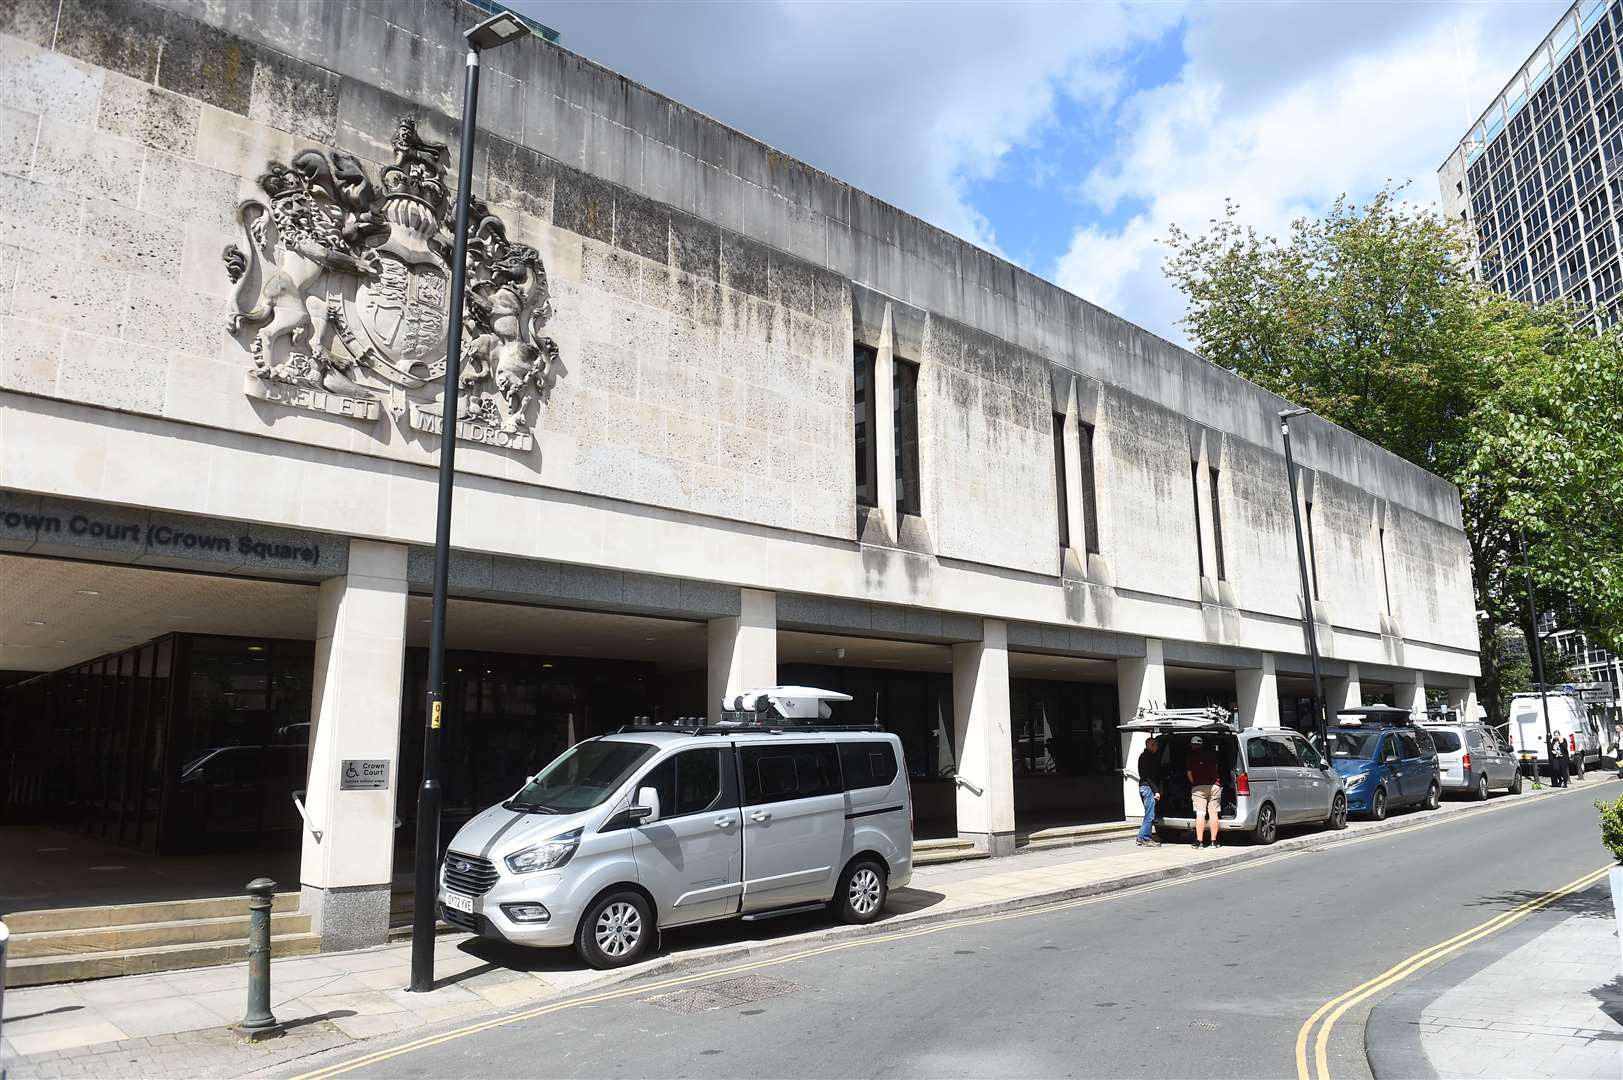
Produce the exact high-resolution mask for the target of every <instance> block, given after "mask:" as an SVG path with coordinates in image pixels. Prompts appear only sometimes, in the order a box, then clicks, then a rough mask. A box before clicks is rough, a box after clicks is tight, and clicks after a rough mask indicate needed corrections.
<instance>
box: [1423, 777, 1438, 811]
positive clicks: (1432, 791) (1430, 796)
mask: <svg viewBox="0 0 1623 1080" xmlns="http://www.w3.org/2000/svg"><path fill="white" fill-rule="evenodd" d="M1441 804H1442V793H1441V792H1440V791H1438V790H1437V782H1436V781H1435V780H1434V781H1432V784H1431V787H1429V788H1427V789H1426V809H1427V810H1435V809H1437V807H1438V806H1440V805H1441Z"/></svg>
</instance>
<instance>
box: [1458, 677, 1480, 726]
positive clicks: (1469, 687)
mask: <svg viewBox="0 0 1623 1080" xmlns="http://www.w3.org/2000/svg"><path fill="white" fill-rule="evenodd" d="M1478 704H1479V703H1478V701H1477V697H1476V680H1475V679H1467V680H1466V682H1465V712H1464V713H1462V714H1461V715H1462V717H1463V718H1464V719H1466V720H1475V719H1476V709H1477V705H1478Z"/></svg>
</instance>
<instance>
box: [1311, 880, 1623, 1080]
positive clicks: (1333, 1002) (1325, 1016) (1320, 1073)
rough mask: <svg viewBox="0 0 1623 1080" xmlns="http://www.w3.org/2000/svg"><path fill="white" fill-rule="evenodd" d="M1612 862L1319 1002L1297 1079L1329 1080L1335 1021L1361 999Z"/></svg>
mask: <svg viewBox="0 0 1623 1080" xmlns="http://www.w3.org/2000/svg"><path fill="white" fill-rule="evenodd" d="M1613 865H1614V864H1610V863H1608V864H1607V865H1606V866H1603V867H1601V868H1600V869H1599V870H1593V871H1591V872H1590V873H1587V874H1585V875H1584V876H1583V877H1581V878H1578V879H1576V880H1574V881H1569V882H1567V884H1565V885H1563V886H1561V887H1560V888H1559V889H1556V890H1554V891H1552V892H1547V893H1545V894H1544V895H1543V896H1540V897H1538V898H1536V899H1534V900H1529V901H1528V902H1527V903H1525V904H1521V905H1519V906H1517V907H1514V908H1511V909H1510V910H1509V911H1506V912H1504V913H1502V914H1500V915H1496V916H1495V917H1493V918H1491V919H1489V920H1488V921H1487V922H1485V923H1481V924H1479V925H1477V926H1473V927H1472V928H1471V929H1469V930H1467V931H1465V932H1464V933H1461V934H1456V935H1455V936H1453V937H1451V938H1449V939H1448V940H1447V941H1441V942H1438V943H1437V944H1436V945H1433V946H1431V947H1430V948H1428V949H1422V950H1421V951H1419V952H1417V953H1415V954H1414V955H1413V956H1410V957H1409V958H1408V959H1406V960H1402V961H1400V962H1399V963H1397V964H1395V965H1393V966H1392V967H1389V968H1387V969H1386V970H1385V971H1383V972H1381V973H1380V974H1379V975H1377V976H1375V977H1374V978H1373V979H1371V980H1369V981H1368V982H1366V983H1363V984H1362V985H1360V986H1355V987H1353V988H1352V989H1351V990H1348V991H1347V992H1346V993H1344V994H1340V995H1338V996H1336V997H1333V998H1331V999H1330V1000H1329V1001H1326V1002H1325V1003H1324V1004H1323V1005H1320V1006H1319V1008H1318V1010H1317V1011H1316V1012H1314V1014H1313V1015H1312V1016H1310V1017H1308V1018H1307V1022H1306V1023H1304V1024H1303V1025H1302V1029H1301V1030H1300V1031H1298V1032H1297V1033H1296V1075H1297V1077H1298V1080H1330V1063H1329V1060H1328V1059H1329V1049H1330V1032H1331V1029H1333V1028H1334V1027H1335V1024H1336V1021H1337V1020H1340V1019H1341V1018H1342V1016H1343V1015H1345V1014H1346V1012H1347V1010H1349V1009H1351V1008H1353V1007H1355V1006H1357V1005H1358V1004H1359V1003H1360V1002H1364V1001H1367V1000H1369V999H1370V998H1371V997H1374V996H1375V995H1376V994H1379V993H1380V992H1381V991H1383V990H1387V989H1390V988H1391V987H1393V986H1396V985H1397V984H1398V983H1399V982H1401V981H1402V980H1404V979H1406V978H1408V977H1409V976H1410V975H1413V974H1414V973H1415V972H1417V971H1419V970H1420V969H1421V968H1423V967H1425V966H1427V965H1428V964H1431V963H1434V962H1435V961H1437V960H1441V959H1442V958H1443V957H1445V956H1449V955H1451V954H1453V953H1456V952H1458V951H1459V950H1461V949H1463V948H1465V947H1466V946H1467V945H1470V944H1471V943H1472V942H1475V941H1480V940H1481V939H1482V938H1485V937H1487V936H1488V935H1489V934H1492V933H1496V932H1497V931H1500V930H1503V929H1504V928H1505V927H1507V926H1509V925H1510V924H1511V923H1513V922H1515V921H1517V920H1518V919H1521V918H1523V917H1524V916H1527V915H1531V914H1532V913H1533V912H1535V911H1538V910H1539V909H1540V908H1544V907H1548V906H1549V905H1551V904H1553V903H1555V902H1556V901H1557V900H1560V899H1561V898H1562V897H1564V896H1568V895H1570V894H1572V893H1575V892H1577V891H1579V890H1580V889H1585V888H1588V887H1589V886H1590V885H1593V884H1594V883H1595V882H1597V881H1599V880H1600V879H1601V878H1603V877H1605V876H1606V871H1608V870H1610V869H1611V868H1612V866H1613ZM1315 1027H1317V1029H1318V1034H1317V1037H1314V1028H1315ZM1310 1039H1311V1040H1312V1042H1313V1062H1312V1064H1313V1068H1312V1069H1309V1068H1308V1055H1307V1046H1308V1041H1309V1040H1310Z"/></svg>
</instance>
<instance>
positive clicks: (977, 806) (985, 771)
mask: <svg viewBox="0 0 1623 1080" xmlns="http://www.w3.org/2000/svg"><path fill="white" fill-rule="evenodd" d="M952 714H953V715H952V721H953V731H954V734H955V735H956V736H957V742H958V775H959V777H961V778H962V779H963V780H965V781H967V782H969V783H971V784H973V785H975V787H976V788H977V789H979V791H974V790H971V789H970V788H968V787H965V786H964V785H963V784H959V785H958V835H959V836H961V837H964V838H965V839H971V840H974V841H975V843H976V844H977V845H978V846H981V847H984V848H985V849H986V850H987V851H989V852H991V854H993V855H1013V854H1014V744H1013V742H1012V741H1011V736H1010V732H1009V645H1008V627H1007V625H1006V624H1005V623H1003V622H1002V621H1001V620H999V619H987V620H986V622H985V627H984V629H983V630H982V634H981V640H980V641H963V642H959V643H958V644H956V645H954V646H953V647H952Z"/></svg>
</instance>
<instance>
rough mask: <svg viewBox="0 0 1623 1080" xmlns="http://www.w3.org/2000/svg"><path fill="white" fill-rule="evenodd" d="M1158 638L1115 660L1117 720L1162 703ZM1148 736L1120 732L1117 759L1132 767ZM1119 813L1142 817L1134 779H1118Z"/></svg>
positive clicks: (1162, 672) (1164, 682)
mask: <svg viewBox="0 0 1623 1080" xmlns="http://www.w3.org/2000/svg"><path fill="white" fill-rule="evenodd" d="M1162 657H1163V650H1162V648H1161V640H1160V639H1159V638H1148V639H1146V640H1145V642H1144V655H1143V656H1142V657H1132V658H1130V659H1127V660H1117V661H1116V701H1117V703H1118V705H1119V706H1120V709H1121V712H1120V716H1121V722H1122V723H1124V724H1125V723H1127V722H1128V721H1129V720H1131V719H1133V717H1134V716H1137V715H1138V710H1139V709H1141V708H1151V707H1153V706H1164V705H1166V700H1167V671H1166V664H1165V662H1164V661H1163V659H1162ZM1148 738H1149V735H1148V734H1146V733H1145V732H1142V731H1124V732H1122V733H1121V761H1122V765H1123V767H1124V768H1125V769H1128V770H1130V769H1132V768H1133V766H1134V764H1135V763H1136V762H1137V761H1138V755H1139V754H1140V753H1141V752H1142V751H1143V750H1144V741H1145V740H1146V739H1148ZM1121 797H1122V816H1123V818H1124V819H1125V820H1127V821H1142V820H1144V803H1143V801H1142V800H1140V799H1139V797H1138V781H1137V780H1131V779H1129V778H1128V777H1126V776H1123V777H1122V778H1121Z"/></svg>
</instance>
